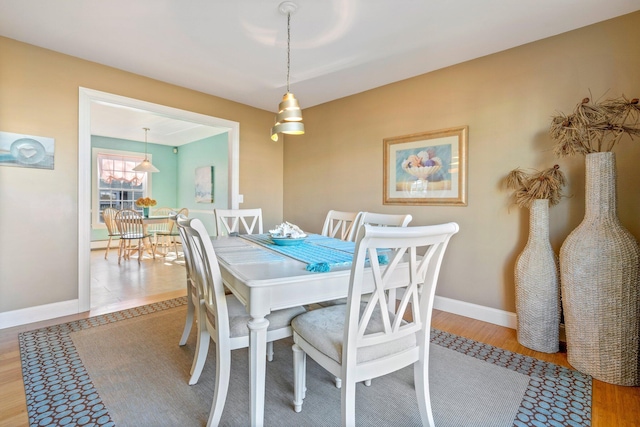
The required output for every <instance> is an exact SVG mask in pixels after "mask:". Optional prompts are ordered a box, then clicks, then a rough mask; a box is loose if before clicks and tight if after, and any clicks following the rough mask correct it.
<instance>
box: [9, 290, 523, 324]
mask: <svg viewBox="0 0 640 427" xmlns="http://www.w3.org/2000/svg"><path fill="white" fill-rule="evenodd" d="M433 307H434V308H435V309H437V310H442V311H446V312H449V313H453V314H458V315H460V316H465V317H470V318H472V319H476V320H481V321H483V322H488V323H493V324H495V325H499V326H505V327H507V328H511V329H516V324H517V323H516V314H515V313H510V312H508V311H504V310H498V309H495V308H491V307H485V306H482V305H477V304H472V303H468V302H464V301H458V300H454V299H451V298H445V297H439V296H436V298H435V301H434V304H433ZM77 313H78V300H77V299H76V300H71V301H62V302H57V303H53V304H46V305H41V306H37V307H29V308H23V309H20V310H14V311H7V312H4V313H0V329H5V328H11V327H13V326H19V325H24V324H27V323H33V322H40V321H42V320H49V319H54V318H56V317H62V316H68V315H71V314H77Z"/></svg>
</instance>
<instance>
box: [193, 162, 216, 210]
mask: <svg viewBox="0 0 640 427" xmlns="http://www.w3.org/2000/svg"><path fill="white" fill-rule="evenodd" d="M213 171H214V169H213V166H203V167H199V168H196V180H195V183H196V203H213V184H214V175H213Z"/></svg>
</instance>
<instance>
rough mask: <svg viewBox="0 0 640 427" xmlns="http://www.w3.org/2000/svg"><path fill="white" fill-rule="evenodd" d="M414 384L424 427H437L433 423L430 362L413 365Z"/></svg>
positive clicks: (418, 362)
mask: <svg viewBox="0 0 640 427" xmlns="http://www.w3.org/2000/svg"><path fill="white" fill-rule="evenodd" d="M427 354H428V353H427ZM427 359H428V356H427ZM413 382H414V384H415V389H416V397H417V399H418V408H419V409H420V418H421V420H422V425H423V426H427V427H433V426H435V422H434V421H433V412H432V409H431V395H430V393H429V366H428V362H427V363H424V361H420V360H419V361H417V362H416V363H415V364H414V365H413Z"/></svg>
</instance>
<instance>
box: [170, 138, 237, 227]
mask: <svg viewBox="0 0 640 427" xmlns="http://www.w3.org/2000/svg"><path fill="white" fill-rule="evenodd" d="M228 138H229V137H228V135H227V134H226V133H223V134H220V135H215V136H212V137H209V138H205V139H201V140H199V141H194V142H191V143H189V144H186V145H183V146H181V147H179V148H178V189H179V191H178V205H179V206H180V207H181V208H182V207H185V208H188V209H189V217H192V218H199V219H200V220H202V222H203V223H204V224H205V226H206V227H207V231H209V233H210V234H214V233H215V228H214V220H213V209H214V208H222V209H227V208H228V207H229V144H228ZM203 166H213V168H214V175H213V182H214V188H213V203H196V201H195V170H196V168H200V167H203Z"/></svg>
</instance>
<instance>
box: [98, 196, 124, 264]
mask: <svg viewBox="0 0 640 427" xmlns="http://www.w3.org/2000/svg"><path fill="white" fill-rule="evenodd" d="M117 213H118V209H116V208H105V209H104V210H103V211H102V219H103V220H104V225H105V226H106V227H107V233H108V234H109V241H108V242H107V250H106V251H105V252H104V259H108V257H109V249H110V248H111V241H112V240H113V238H114V237H115V238H119V237H120V230H118V226H117V225H116V214H117Z"/></svg>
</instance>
